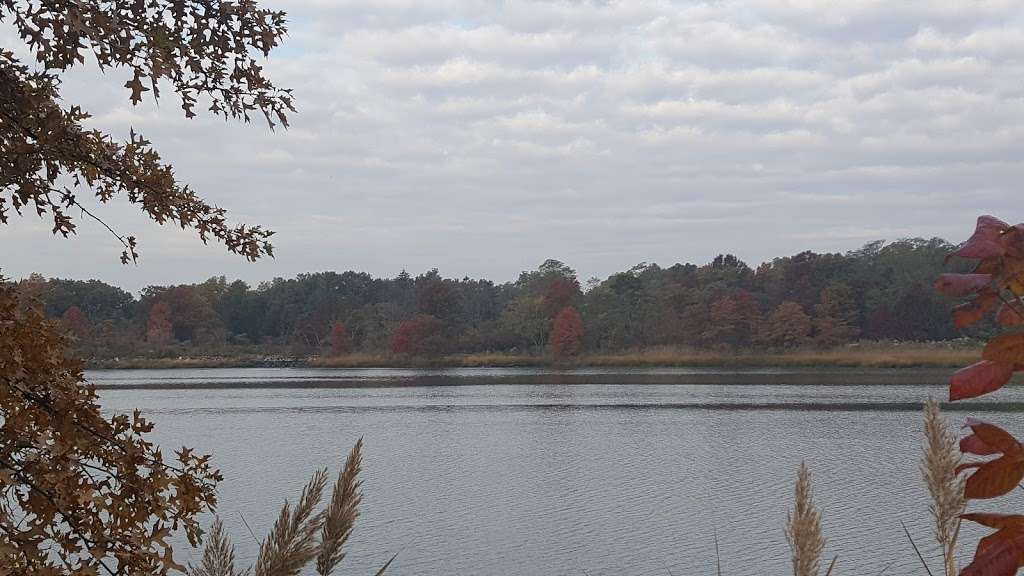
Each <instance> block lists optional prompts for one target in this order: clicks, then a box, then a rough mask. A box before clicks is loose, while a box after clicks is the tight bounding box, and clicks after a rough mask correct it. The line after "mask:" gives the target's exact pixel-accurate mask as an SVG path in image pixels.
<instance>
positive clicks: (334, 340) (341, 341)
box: [331, 322, 348, 356]
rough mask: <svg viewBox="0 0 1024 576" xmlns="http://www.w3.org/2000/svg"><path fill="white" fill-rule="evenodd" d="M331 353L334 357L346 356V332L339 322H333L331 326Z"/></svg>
mask: <svg viewBox="0 0 1024 576" xmlns="http://www.w3.org/2000/svg"><path fill="white" fill-rule="evenodd" d="M331 352H332V353H333V354H334V355H335V356H343V355H345V354H348V332H347V331H346V330H345V325H344V324H342V323H341V322H335V323H334V324H333V325H332V326H331Z"/></svg>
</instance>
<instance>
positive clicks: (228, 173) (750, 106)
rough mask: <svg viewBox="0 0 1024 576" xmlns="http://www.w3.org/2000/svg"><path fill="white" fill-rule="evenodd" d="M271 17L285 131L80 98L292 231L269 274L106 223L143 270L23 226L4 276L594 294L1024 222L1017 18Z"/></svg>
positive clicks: (275, 1)
mask: <svg viewBox="0 0 1024 576" xmlns="http://www.w3.org/2000/svg"><path fill="white" fill-rule="evenodd" d="M262 3H263V4H265V5H267V6H272V7H275V8H282V9H285V10H287V11H288V12H289V16H290V37H289V38H288V39H287V41H286V43H285V45H284V46H283V47H282V48H281V49H280V50H278V51H277V52H276V53H273V54H272V55H271V58H270V59H269V61H268V63H267V69H268V70H269V72H270V75H271V76H272V78H273V79H274V80H275V82H277V83H278V84H280V85H285V86H288V87H292V88H294V90H295V97H296V100H297V106H298V108H299V112H298V113H297V114H296V115H295V116H294V117H293V119H292V120H293V122H292V128H291V129H289V130H287V131H280V130H279V131H277V132H274V133H271V132H270V131H269V130H267V128H266V126H265V125H264V124H260V123H253V124H251V125H240V124H231V123H225V122H224V121H222V120H216V119H212V118H202V117H200V118H197V119H194V120H191V121H187V120H184V119H183V118H182V117H181V114H180V109H179V108H178V106H177V102H175V101H174V100H173V99H171V98H167V99H166V100H162V101H161V102H160V105H159V106H157V105H155V104H153V103H152V102H146V103H145V104H144V105H140V106H138V107H134V108H133V107H132V106H131V104H130V102H129V100H128V93H127V91H126V90H125V89H124V88H123V87H122V86H123V84H124V81H125V75H124V74H123V73H119V72H115V73H110V74H108V75H106V76H101V77H97V76H96V75H94V74H93V73H92V72H88V73H76V74H74V75H71V76H69V78H68V81H67V86H66V90H65V98H66V100H67V102H68V103H80V104H83V105H84V107H85V108H86V109H87V110H89V111H91V112H92V113H93V114H94V116H95V118H94V119H93V121H92V123H93V125H95V126H97V127H99V128H102V129H104V130H108V131H110V132H111V133H113V134H115V135H117V136H119V137H124V136H126V135H127V133H128V130H129V128H131V127H134V128H135V130H137V131H140V132H142V133H143V134H144V135H145V136H147V137H148V138H149V139H151V140H152V141H153V142H154V143H155V144H156V145H157V147H158V148H159V149H160V150H161V152H162V154H163V155H164V157H165V159H167V160H168V161H170V162H171V163H172V164H173V165H174V166H175V169H176V173H177V175H178V176H179V177H180V178H181V179H182V180H184V181H187V182H189V183H191V184H192V185H193V187H194V188H195V189H196V190H197V191H198V192H199V193H200V194H201V195H203V196H204V197H206V198H207V199H209V200H211V201H213V202H215V203H217V204H219V205H221V206H224V207H225V208H228V209H229V210H230V211H231V214H232V215H233V217H234V219H235V220H238V221H245V222H251V223H260V224H264V225H266V226H267V227H269V228H271V229H273V230H276V231H277V236H275V247H276V253H277V257H276V258H275V259H273V260H267V261H265V262H260V263H257V264H249V263H246V262H245V261H243V260H242V259H240V258H238V257H235V256H231V255H228V254H226V253H225V251H224V250H223V249H222V248H221V247H219V246H215V245H211V246H209V247H204V246H203V245H202V244H201V243H200V242H199V241H198V240H197V239H196V238H195V237H194V236H193V235H192V234H191V233H186V232H181V231H175V230H173V229H167V228H164V229H161V228H160V227H159V226H157V225H155V224H152V223H149V222H147V221H146V220H145V219H143V218H142V217H141V216H140V215H138V214H137V211H136V210H133V209H131V208H130V207H128V206H127V205H126V204H124V203H117V202H115V203H114V204H113V205H111V206H109V207H106V208H104V210H103V211H104V213H105V214H106V215H107V217H108V219H109V220H110V222H111V224H112V225H114V226H115V227H116V228H118V229H119V230H122V231H124V232H126V233H131V234H135V235H136V236H137V237H138V238H139V241H140V252H141V254H142V260H141V262H140V263H139V264H138V265H137V266H122V265H120V264H119V262H118V255H119V254H120V249H119V246H118V244H117V242H116V240H114V239H113V238H111V237H109V236H107V235H105V234H104V233H103V232H102V231H101V230H100V229H99V228H98V226H97V225H95V224H90V223H88V222H82V223H81V225H82V228H81V231H80V234H79V237H78V239H75V240H70V241H68V240H57V239H50V238H49V237H48V235H49V228H50V225H51V224H50V223H48V222H47V221H43V220H38V219H36V218H35V217H34V216H30V217H25V218H20V219H12V224H11V226H8V227H3V228H2V229H0V267H2V270H3V273H4V274H5V275H8V276H14V277H20V276H23V275H27V274H28V273H29V272H32V271H38V272H41V273H43V274H45V275H47V276H58V277H73V278H99V279H102V280H105V281H108V282H112V283H116V284H119V285H121V286H123V287H125V288H128V289H131V290H137V289H139V288H140V287H142V286H145V285H147V284H168V283H181V282H195V281H201V280H203V279H205V278H207V277H209V276H213V275H221V274H224V275H227V276H228V277H232V278H233V277H241V278H243V279H246V280H249V281H258V280H261V279H269V278H272V277H274V276H292V275H294V274H296V273H299V272H306V271H318V270H339V271H341V270H346V269H354V270H361V271H367V272H370V273H372V274H375V275H383V276H393V275H394V274H396V273H398V272H399V271H400V270H402V269H406V270H408V271H409V272H410V273H413V274H416V273H419V272H422V271H424V270H427V269H430V268H434V267H436V268H438V269H439V270H440V271H441V273H442V274H444V275H446V276H457V277H461V276H465V275H468V276H472V277H481V276H482V277H487V278H491V279H494V280H497V281H504V280H509V279H513V278H515V276H516V275H517V274H518V272H519V271H520V270H522V269H527V268H534V267H536V266H537V265H538V264H539V263H540V262H541V261H543V260H544V259H546V258H558V259H560V260H563V261H565V262H566V263H568V264H570V265H571V266H573V267H575V268H576V269H577V270H578V271H579V274H580V276H581V277H582V278H583V279H586V278H588V277H591V276H599V277H604V276H607V275H608V274H610V273H612V272H615V271H619V270H623V269H626V268H629V267H630V266H632V265H634V264H637V263H639V262H644V261H646V262H656V263H658V264H661V265H671V264H673V263H675V262H688V261H689V262H695V263H703V262H707V261H708V260H710V259H711V258H712V257H713V256H714V255H715V254H718V253H721V252H732V253H734V254H737V255H738V256H740V257H741V258H742V259H744V260H746V261H747V262H749V263H751V264H756V263H758V262H761V261H763V260H765V259H769V258H771V257H774V256H781V255H788V254H793V253H795V252H799V251H801V250H805V249H811V250H816V251H846V250H849V249H853V248H856V247H858V246H859V245H861V244H863V243H865V242H867V241H871V240H875V239H883V238H885V239H896V238H899V237H907V236H925V237H931V236H943V237H946V238H949V239H953V240H958V239H962V238H964V237H966V236H967V235H968V234H969V232H970V230H971V228H972V227H973V220H974V218H975V217H976V216H977V215H978V214H980V213H994V214H996V215H999V216H1001V217H1003V218H1004V219H1006V220H1014V221H1018V220H1021V219H1022V218H1021V212H1022V210H1021V206H1022V200H1024V194H1022V191H1021V183H1022V182H1024V166H1022V160H1021V150H1022V144H1024V69H1022V64H1024V9H1022V8H1021V6H1022V3H1021V2H1019V1H1018V0H973V1H972V0H921V1H917V2H914V1H901V2H890V1H885V0H845V1H844V2H832V1H825V0H746V1H738V0H737V1H732V0H722V1H718V2H707V3H696V2H693V3H687V2H679V3H673V2H642V1H640V0H630V1H625V2H609V3H604V2H536V3H534V2H486V1H482V0H465V1H460V0H431V1H429V2H425V1H418V0H417V1H413V0H365V1H358V0H346V1H341V0H262ZM0 34H2V37H3V39H4V44H7V45H10V38H11V36H10V34H9V32H8V31H7V30H4V31H3V32H2V33H0Z"/></svg>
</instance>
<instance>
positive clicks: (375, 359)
mask: <svg viewBox="0 0 1024 576" xmlns="http://www.w3.org/2000/svg"><path fill="white" fill-rule="evenodd" d="M980 356H981V348H980V347H977V346H964V345H953V344H948V343H926V344H919V343H865V344H857V345H851V346H844V347H840V348H834V349H829V350H819V349H802V350H784V351H711V350H693V349H677V348H653V349H649V350H638V351H632V352H623V353H613V354H585V355H581V356H578V357H575V358H569V359H556V358H553V357H551V356H544V355H531V354H508V353H492V354H456V355H450V356H444V357H441V358H410V357H403V356H396V355H391V354H365V353H352V354H346V355H343V356H308V357H298V356H284V355H267V354H244V355H218V356H214V355H210V356H179V357H173V358H120V359H87V360H85V367H86V368H88V369H182V368H259V367H303V368H485V367H495V368H509V367H524V368H547V367H558V368H590V367H601V368H636V367H650V368H655V367H705V368H712V367H721V368H729V367H794V368H795V367H803V368H829V367H834V368H929V367H930V368H954V367H962V366H966V365H968V364H971V363H973V362H976V361H978V359H979V358H980Z"/></svg>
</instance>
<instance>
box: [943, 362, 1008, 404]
mask: <svg viewBox="0 0 1024 576" xmlns="http://www.w3.org/2000/svg"><path fill="white" fill-rule="evenodd" d="M1013 368H1014V366H1013V364H1005V363H1002V362H992V361H990V360H982V361H981V362H978V363H977V364H972V365H970V366H968V367H967V368H962V369H960V370H957V372H956V373H955V374H953V378H951V379H950V381H949V399H950V401H955V400H963V399H964V398H974V397H976V396H981V395H983V394H988V393H989V392H992V391H994V390H998V389H1000V388H1002V387H1003V386H1005V385H1006V383H1007V382H1009V381H1010V378H1011V377H1012V376H1013Z"/></svg>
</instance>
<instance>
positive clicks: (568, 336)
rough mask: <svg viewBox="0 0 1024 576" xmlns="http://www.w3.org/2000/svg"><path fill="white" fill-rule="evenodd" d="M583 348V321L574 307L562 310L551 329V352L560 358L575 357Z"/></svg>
mask: <svg viewBox="0 0 1024 576" xmlns="http://www.w3.org/2000/svg"><path fill="white" fill-rule="evenodd" d="M582 348H583V319H582V318H581V317H580V313H579V312H577V311H576V309H575V308H573V307H572V306H566V307H565V308H562V311H561V312H559V313H558V315H557V316H555V321H554V324H553V325H552V327H551V352H552V353H553V354H554V355H555V356H556V357H558V358H564V357H567V356H575V355H577V354H579V353H580V351H581V350H582Z"/></svg>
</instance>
